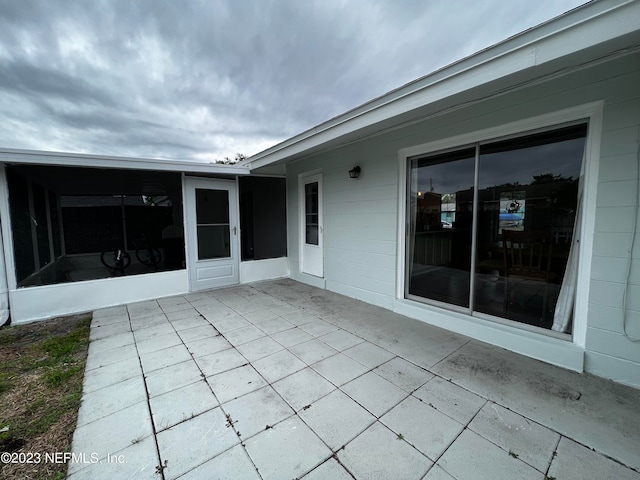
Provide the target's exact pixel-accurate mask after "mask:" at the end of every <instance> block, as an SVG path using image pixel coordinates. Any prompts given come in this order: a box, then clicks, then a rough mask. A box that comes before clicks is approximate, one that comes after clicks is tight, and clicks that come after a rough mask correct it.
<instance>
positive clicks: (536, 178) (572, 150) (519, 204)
mask: <svg viewBox="0 0 640 480" xmlns="http://www.w3.org/2000/svg"><path fill="white" fill-rule="evenodd" d="M585 137H586V125H578V126H572V127H567V128H562V129H559V130H554V131H550V132H544V133H539V134H534V135H527V136H522V137H519V138H515V139H510V140H505V141H498V142H492V143H488V144H484V145H481V146H480V157H479V173H478V175H479V176H478V223H477V248H476V254H477V258H476V271H475V282H474V285H475V295H474V299H475V305H474V310H475V311H478V312H483V313H487V314H490V315H494V316H498V317H503V318H507V319H510V320H515V321H518V322H523V323H527V324H530V325H535V326H538V327H543V328H550V327H551V324H552V323H553V312H554V308H555V304H556V302H557V300H558V295H559V292H560V286H561V284H562V279H563V276H564V272H565V269H566V264H567V259H568V256H569V250H570V247H571V242H572V239H573V236H574V223H575V220H576V208H577V201H578V187H579V177H580V168H581V165H582V158H583V155H584V145H585Z"/></svg>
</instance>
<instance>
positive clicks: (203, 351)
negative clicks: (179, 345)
mask: <svg viewBox="0 0 640 480" xmlns="http://www.w3.org/2000/svg"><path fill="white" fill-rule="evenodd" d="M185 345H186V346H187V350H189V352H191V355H193V356H194V358H198V357H204V356H205V355H211V354H212V353H218V352H221V351H223V350H227V349H228V348H231V344H230V343H229V342H227V340H226V339H225V338H224V337H223V336H222V335H218V336H216V337H207V338H199V339H197V340H189V341H187V342H185Z"/></svg>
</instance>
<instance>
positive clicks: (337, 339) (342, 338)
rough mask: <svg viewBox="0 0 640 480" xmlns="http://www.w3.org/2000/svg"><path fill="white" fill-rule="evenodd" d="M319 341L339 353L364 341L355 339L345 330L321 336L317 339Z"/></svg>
mask: <svg viewBox="0 0 640 480" xmlns="http://www.w3.org/2000/svg"><path fill="white" fill-rule="evenodd" d="M319 339H320V340H322V341H323V342H324V343H326V344H327V345H329V346H330V347H332V348H335V349H336V350H338V351H339V352H342V351H343V350H346V349H347V348H351V347H354V346H356V345H358V344H359V343H362V342H364V339H362V338H360V337H356V336H355V335H353V334H352V333H349V332H347V331H346V330H342V329H338V330H334V331H333V332H331V333H327V334H326V335H322V336H320V337H319Z"/></svg>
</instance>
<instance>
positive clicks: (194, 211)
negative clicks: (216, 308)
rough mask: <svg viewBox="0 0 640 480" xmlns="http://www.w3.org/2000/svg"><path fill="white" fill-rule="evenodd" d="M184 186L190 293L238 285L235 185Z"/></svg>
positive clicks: (196, 181)
mask: <svg viewBox="0 0 640 480" xmlns="http://www.w3.org/2000/svg"><path fill="white" fill-rule="evenodd" d="M185 186H186V213H187V234H188V240H187V248H188V258H189V281H190V288H191V291H193V292H195V291H198V290H205V289H208V288H216V287H222V286H225V285H233V284H236V283H238V233H239V232H238V209H237V193H236V184H235V183H234V182H230V181H224V180H209V179H204V178H186V179H185Z"/></svg>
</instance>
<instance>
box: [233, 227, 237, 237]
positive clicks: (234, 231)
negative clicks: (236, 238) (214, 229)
mask: <svg viewBox="0 0 640 480" xmlns="http://www.w3.org/2000/svg"><path fill="white" fill-rule="evenodd" d="M237 232H238V227H233V234H234V235H237V234H238V233H237Z"/></svg>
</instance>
